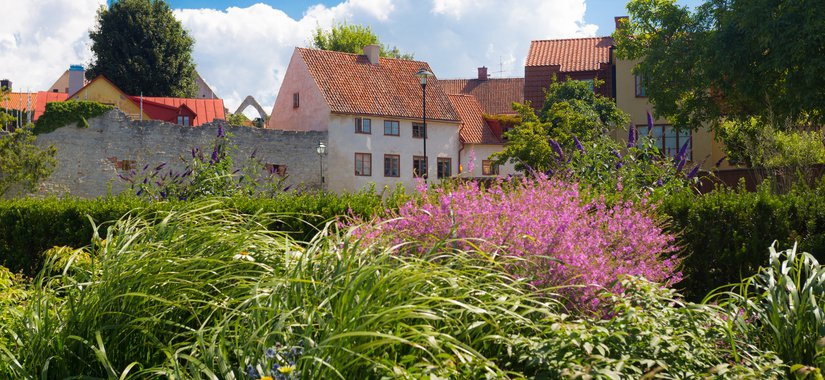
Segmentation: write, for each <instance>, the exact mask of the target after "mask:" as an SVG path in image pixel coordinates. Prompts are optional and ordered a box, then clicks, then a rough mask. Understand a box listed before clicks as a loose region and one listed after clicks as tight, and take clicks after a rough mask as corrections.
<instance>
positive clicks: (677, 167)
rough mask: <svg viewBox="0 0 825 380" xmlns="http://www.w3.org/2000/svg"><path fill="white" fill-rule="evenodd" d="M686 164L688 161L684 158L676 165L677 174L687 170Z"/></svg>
mask: <svg viewBox="0 0 825 380" xmlns="http://www.w3.org/2000/svg"><path fill="white" fill-rule="evenodd" d="M685 162H687V160H686V159H685V158H684V157H682V159H681V160H679V162H677V163H676V173H679V172H681V171H682V169H684V168H685Z"/></svg>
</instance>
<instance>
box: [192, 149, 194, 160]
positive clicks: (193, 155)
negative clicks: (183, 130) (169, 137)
mask: <svg viewBox="0 0 825 380" xmlns="http://www.w3.org/2000/svg"><path fill="white" fill-rule="evenodd" d="M192 158H195V148H192Z"/></svg>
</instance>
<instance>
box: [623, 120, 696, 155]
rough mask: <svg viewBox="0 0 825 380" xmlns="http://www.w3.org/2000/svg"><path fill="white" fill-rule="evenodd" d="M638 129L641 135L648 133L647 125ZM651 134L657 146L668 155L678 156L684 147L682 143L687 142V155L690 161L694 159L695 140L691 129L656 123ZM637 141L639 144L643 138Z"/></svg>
mask: <svg viewBox="0 0 825 380" xmlns="http://www.w3.org/2000/svg"><path fill="white" fill-rule="evenodd" d="M636 131H637V132H638V133H639V136H640V137H643V136H646V135H647V127H646V126H639V127H636ZM650 135H651V137H653V140H654V141H655V144H656V147H657V148H659V150H660V151H661V152H662V154H664V155H665V156H667V157H676V155H677V154H679V149H682V145H684V144H685V143H687V150H686V151H685V152H686V153H685V157H687V159H688V161H690V160H693V142H692V139H691V133H690V130H686V131H676V129H674V128H673V127H671V126H670V125H654V126H653V130H652V131H651V132H650ZM636 141H637V144H641V143H642V142H643V141H642V139H641V138H639V139H637V140H636Z"/></svg>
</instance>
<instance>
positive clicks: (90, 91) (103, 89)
mask: <svg viewBox="0 0 825 380" xmlns="http://www.w3.org/2000/svg"><path fill="white" fill-rule="evenodd" d="M69 99H72V100H89V101H95V102H98V103H102V104H106V105H110V106H113V107H116V108H118V109H120V110H121V111H123V113H125V114H126V115H127V116H129V117H130V118H132V119H143V120H151V119H152V118H151V117H149V115H147V114H146V112H141V109H140V105H139V104H137V103H136V102H135V101H134V100H133V99H132V98H131V97H129V95H126V94H125V93H124V92H123V91H121V90H120V89H119V88H118V87H117V86H115V85H114V84H113V83H112V82H110V81H109V80H108V79H106V77H104V76H103V75H98V76H97V77H96V78H95V79H93V80H92V81H91V82H89V84H87V85H86V86H84V87H83V88H81V89H80V90H78V91H77V92H75V93H74V94H72V95H71V96H70V97H69Z"/></svg>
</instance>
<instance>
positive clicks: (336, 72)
mask: <svg viewBox="0 0 825 380" xmlns="http://www.w3.org/2000/svg"><path fill="white" fill-rule="evenodd" d="M296 51H297V53H298V54H300V55H301V57H302V58H303V60H304V62H306V65H307V67H308V68H309V73H310V75H311V76H312V77H313V79H314V80H315V83H316V84H317V85H318V88H319V89H320V90H321V94H323V96H324V99H326V101H327V104H329V107H330V109H331V111H332V112H333V113H339V114H354V115H376V116H388V117H398V118H406V119H418V118H420V117H421V114H422V109H421V106H422V105H421V99H420V98H421V84H420V83H419V81H418V78H416V77H415V73H416V72H418V70H419V69H421V68H422V67H423V68H425V69H427V70H430V66H429V65H428V64H427V63H426V62H420V61H410V60H404V59H392V58H380V59H379V62H378V64H377V65H373V64H370V62H369V60H368V59H367V56H365V55H358V54H349V53H340V52H335V51H327V50H317V49H306V48H296ZM430 71H432V70H430ZM438 83H439V81H438V79H436V78H430V81H429V82H428V84H427V118H428V119H433V120H444V121H458V120H459V117H458V115H457V114H456V112H455V110H454V109H453V107H452V106H451V105H450V101H449V99H447V95H445V94H444V91H442V90H441V87H440V86H439V85H438Z"/></svg>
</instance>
